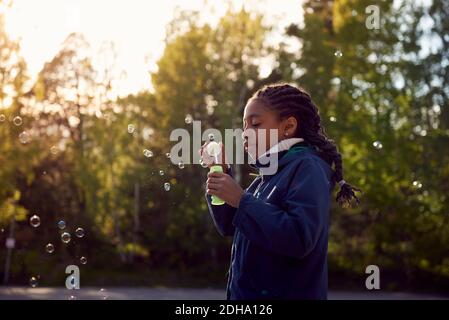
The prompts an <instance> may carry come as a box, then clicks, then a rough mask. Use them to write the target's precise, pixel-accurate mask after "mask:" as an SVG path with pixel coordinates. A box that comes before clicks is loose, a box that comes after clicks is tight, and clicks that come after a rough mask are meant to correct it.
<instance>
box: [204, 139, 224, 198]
mask: <svg viewBox="0 0 449 320" xmlns="http://www.w3.org/2000/svg"><path fill="white" fill-rule="evenodd" d="M206 152H207V153H208V154H209V156H211V157H214V159H215V165H213V166H211V167H210V170H209V172H220V173H222V172H223V167H222V166H221V165H219V164H218V163H219V161H218V156H219V155H220V153H221V146H220V144H218V143H217V142H215V141H213V138H210V142H209V143H208V144H207V146H206ZM211 203H212V204H213V205H215V206H220V205H223V204H225V202H224V201H223V200H221V199H220V198H218V197H217V196H214V195H212V202H211Z"/></svg>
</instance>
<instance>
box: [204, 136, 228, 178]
mask: <svg viewBox="0 0 449 320" xmlns="http://www.w3.org/2000/svg"><path fill="white" fill-rule="evenodd" d="M209 143H210V141H207V142H206V143H204V144H203V145H202V146H201V148H200V150H198V152H199V154H200V156H201V159H202V160H203V163H205V164H206V165H207V166H208V167H209V168H210V167H211V166H213V165H214V164H219V165H221V166H222V167H223V172H226V171H227V169H228V165H227V159H226V153H225V147H224V144H223V143H222V142H219V143H218V144H219V145H220V146H221V152H220V155H219V156H218V163H215V158H214V157H212V156H211V155H209V154H208V153H207V151H206V147H207V145H208V144H209Z"/></svg>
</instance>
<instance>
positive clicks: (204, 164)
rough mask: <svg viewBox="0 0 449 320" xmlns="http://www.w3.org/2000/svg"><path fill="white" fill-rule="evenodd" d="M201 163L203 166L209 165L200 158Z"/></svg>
mask: <svg viewBox="0 0 449 320" xmlns="http://www.w3.org/2000/svg"><path fill="white" fill-rule="evenodd" d="M200 165H201V166H202V167H203V168H207V167H208V165H207V163H205V162H204V161H203V159H200Z"/></svg>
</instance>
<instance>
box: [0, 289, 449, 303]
mask: <svg viewBox="0 0 449 320" xmlns="http://www.w3.org/2000/svg"><path fill="white" fill-rule="evenodd" d="M104 298H106V299H109V300H110V299H113V300H115V299H123V300H182V299H189V300H206V299H209V300H222V299H225V291H224V290H218V289H185V288H116V287H115V288H106V289H103V290H100V288H82V289H80V290H74V291H69V290H67V289H65V288H23V287H0V300H29V299H52V300H67V299H78V300H80V299H83V300H84V299H86V300H101V299H104ZM329 299H330V300H378V299H383V300H404V299H405V300H433V299H438V300H441V299H445V300H446V299H449V296H439V295H431V294H415V293H404V292H402V293H401V292H394V293H393V292H382V291H380V292H379V291H377V292H368V291H367V292H349V291H330V292H329Z"/></svg>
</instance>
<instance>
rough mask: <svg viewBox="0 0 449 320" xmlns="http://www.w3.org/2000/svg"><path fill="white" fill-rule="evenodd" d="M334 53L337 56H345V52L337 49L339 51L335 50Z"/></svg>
mask: <svg viewBox="0 0 449 320" xmlns="http://www.w3.org/2000/svg"><path fill="white" fill-rule="evenodd" d="M334 55H335V56H336V57H337V58H341V57H342V56H343V52H341V51H340V50H337V51H335V53H334Z"/></svg>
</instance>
